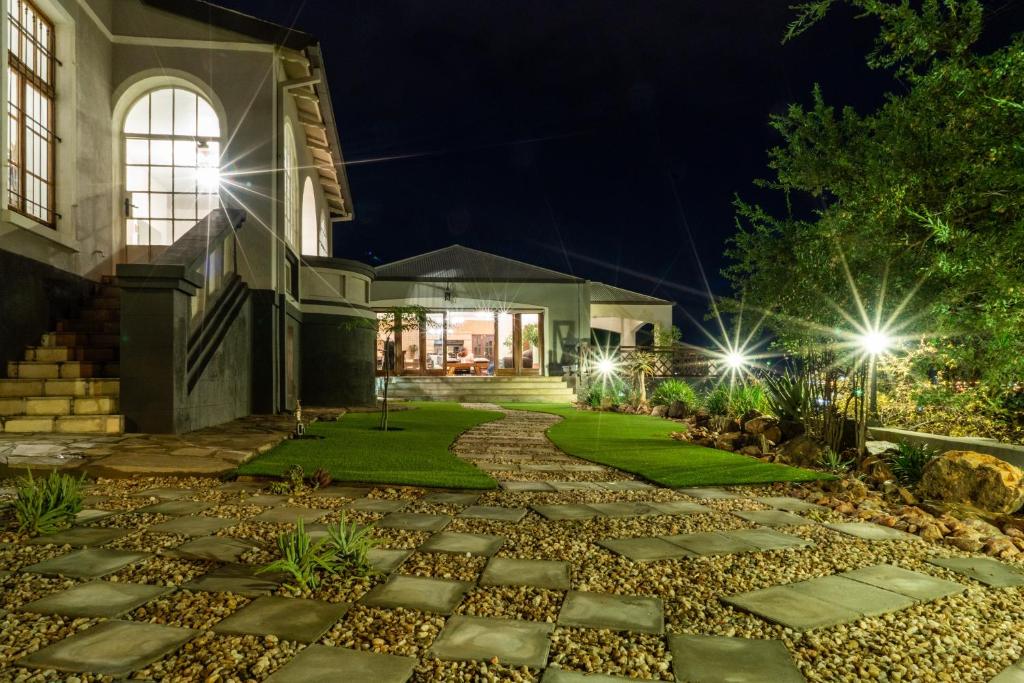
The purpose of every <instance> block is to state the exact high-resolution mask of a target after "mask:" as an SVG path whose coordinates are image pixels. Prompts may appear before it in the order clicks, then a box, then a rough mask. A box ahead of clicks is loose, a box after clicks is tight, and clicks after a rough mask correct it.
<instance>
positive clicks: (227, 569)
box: [182, 564, 285, 597]
mask: <svg viewBox="0 0 1024 683" xmlns="http://www.w3.org/2000/svg"><path fill="white" fill-rule="evenodd" d="M257 569H258V567H253V566H250V565H247V564H225V565H223V566H221V567H217V568H216V569H214V570H213V571H210V572H208V573H206V574H203V575H202V576H199V577H197V578H195V579H192V580H191V581H189V582H188V583H186V584H185V585H184V586H182V588H184V589H186V590H190V591H204V592H206V593H237V594H238V595H244V596H246V597H257V596H260V595H267V594H268V593H272V592H274V591H275V590H277V587H278V586H280V585H281V583H282V582H283V581H284V578H285V577H284V575H283V574H277V573H267V574H257V573H256V570H257Z"/></svg>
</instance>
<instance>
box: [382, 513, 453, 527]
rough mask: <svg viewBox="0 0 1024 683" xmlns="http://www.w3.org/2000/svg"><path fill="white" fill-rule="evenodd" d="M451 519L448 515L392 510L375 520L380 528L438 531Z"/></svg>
mask: <svg viewBox="0 0 1024 683" xmlns="http://www.w3.org/2000/svg"><path fill="white" fill-rule="evenodd" d="M451 521H452V518H451V516H450V515H423V514H419V513H417V512H392V513H391V514H390V515H386V516H385V517H384V519H382V520H380V521H379V522H377V526H378V527H380V528H381V529H407V530H409V531H440V530H441V529H443V528H445V527H446V526H448V524H449V523H450V522H451Z"/></svg>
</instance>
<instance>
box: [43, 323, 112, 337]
mask: <svg viewBox="0 0 1024 683" xmlns="http://www.w3.org/2000/svg"><path fill="white" fill-rule="evenodd" d="M120 331H121V323H119V322H113V321H110V320H58V321H57V332H79V333H85V334H114V335H116V334H118V333H119V332H120Z"/></svg>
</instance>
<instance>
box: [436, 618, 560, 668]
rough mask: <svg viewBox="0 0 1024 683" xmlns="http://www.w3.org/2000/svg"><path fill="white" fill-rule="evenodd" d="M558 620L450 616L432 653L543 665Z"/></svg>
mask: <svg viewBox="0 0 1024 683" xmlns="http://www.w3.org/2000/svg"><path fill="white" fill-rule="evenodd" d="M554 628H555V625H554V624H548V623H541V622H536V621H522V620H518V619H488V618H483V617H468V616H463V615H457V616H454V617H451V618H450V619H448V621H447V623H446V624H445V625H444V629H442V631H441V635H439V636H438V637H437V640H435V641H434V644H433V646H431V648H430V652H429V656H432V657H437V658H438V659H444V660H449V661H491V660H492V659H497V660H498V661H499V662H501V663H502V664H507V665H511V666H527V667H531V668H534V669H541V668H543V667H544V665H545V664H547V661H548V649H549V648H550V647H551V641H550V635H551V631H552V630H554Z"/></svg>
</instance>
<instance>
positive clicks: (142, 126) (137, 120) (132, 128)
mask: <svg viewBox="0 0 1024 683" xmlns="http://www.w3.org/2000/svg"><path fill="white" fill-rule="evenodd" d="M124 132H125V133H148V132H149V95H145V96H143V97H142V98H141V99H140V100H139V101H138V102H136V103H135V104H134V105H132V108H131V109H130V110H128V116H127V117H126V118H125V120H124Z"/></svg>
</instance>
